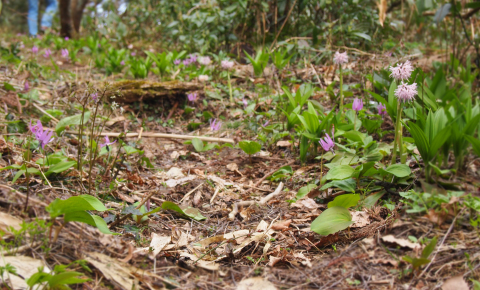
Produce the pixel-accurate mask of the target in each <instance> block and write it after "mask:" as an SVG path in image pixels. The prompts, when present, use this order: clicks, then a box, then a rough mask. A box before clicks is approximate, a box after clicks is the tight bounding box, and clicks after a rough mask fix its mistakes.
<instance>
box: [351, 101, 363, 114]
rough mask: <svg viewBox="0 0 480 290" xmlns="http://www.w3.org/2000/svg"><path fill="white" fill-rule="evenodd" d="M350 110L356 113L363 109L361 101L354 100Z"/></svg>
mask: <svg viewBox="0 0 480 290" xmlns="http://www.w3.org/2000/svg"><path fill="white" fill-rule="evenodd" d="M352 109H353V110H354V111H355V112H357V113H358V111H360V110H361V109H363V100H362V99H357V98H355V100H353V104H352Z"/></svg>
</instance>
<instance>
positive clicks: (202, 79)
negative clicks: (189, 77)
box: [198, 75, 208, 82]
mask: <svg viewBox="0 0 480 290" xmlns="http://www.w3.org/2000/svg"><path fill="white" fill-rule="evenodd" d="M198 80H199V81H201V82H206V81H208V76H207V75H199V76H198Z"/></svg>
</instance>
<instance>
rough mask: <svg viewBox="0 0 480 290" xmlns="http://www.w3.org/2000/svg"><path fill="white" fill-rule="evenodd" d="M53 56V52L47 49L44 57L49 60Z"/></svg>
mask: <svg viewBox="0 0 480 290" xmlns="http://www.w3.org/2000/svg"><path fill="white" fill-rule="evenodd" d="M51 55H52V51H51V50H50V49H49V48H47V49H45V54H44V55H43V56H44V57H45V58H49V57H50V56H51Z"/></svg>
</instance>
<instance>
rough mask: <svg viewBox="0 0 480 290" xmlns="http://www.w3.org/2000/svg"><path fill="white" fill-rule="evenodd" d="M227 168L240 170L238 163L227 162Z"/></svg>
mask: <svg viewBox="0 0 480 290" xmlns="http://www.w3.org/2000/svg"><path fill="white" fill-rule="evenodd" d="M227 169H228V170H230V171H237V170H238V165H237V163H229V164H227Z"/></svg>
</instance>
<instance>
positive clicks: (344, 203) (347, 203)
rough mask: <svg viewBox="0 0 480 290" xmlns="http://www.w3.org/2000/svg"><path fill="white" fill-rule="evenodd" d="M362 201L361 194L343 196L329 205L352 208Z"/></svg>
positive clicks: (336, 198)
mask: <svg viewBox="0 0 480 290" xmlns="http://www.w3.org/2000/svg"><path fill="white" fill-rule="evenodd" d="M359 200H360V194H342V195H339V196H337V197H335V199H334V200H332V201H331V202H329V203H328V207H329V208H331V207H335V206H339V207H344V208H350V207H352V206H356V205H357V204H358V201H359Z"/></svg>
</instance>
